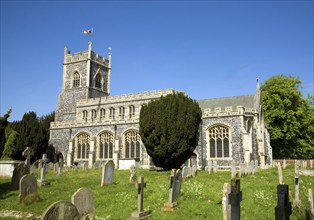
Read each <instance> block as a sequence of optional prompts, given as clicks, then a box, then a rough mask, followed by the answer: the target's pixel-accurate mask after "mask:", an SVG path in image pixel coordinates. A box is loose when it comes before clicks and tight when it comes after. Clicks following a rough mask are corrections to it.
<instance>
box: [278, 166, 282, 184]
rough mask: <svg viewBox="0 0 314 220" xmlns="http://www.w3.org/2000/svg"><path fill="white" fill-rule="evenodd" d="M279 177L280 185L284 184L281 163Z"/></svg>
mask: <svg viewBox="0 0 314 220" xmlns="http://www.w3.org/2000/svg"><path fill="white" fill-rule="evenodd" d="M278 177H279V184H283V175H282V169H281V166H280V163H279V164H278Z"/></svg>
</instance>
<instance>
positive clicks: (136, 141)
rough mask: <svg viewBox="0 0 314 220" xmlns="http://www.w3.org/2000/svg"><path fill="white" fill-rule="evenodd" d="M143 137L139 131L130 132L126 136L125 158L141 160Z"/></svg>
mask: <svg viewBox="0 0 314 220" xmlns="http://www.w3.org/2000/svg"><path fill="white" fill-rule="evenodd" d="M140 152H141V137H140V135H139V133H138V132H137V131H134V130H132V131H128V132H127V133H125V135H124V157H125V158H140Z"/></svg>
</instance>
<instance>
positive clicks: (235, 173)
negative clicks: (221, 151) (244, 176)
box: [231, 161, 237, 179]
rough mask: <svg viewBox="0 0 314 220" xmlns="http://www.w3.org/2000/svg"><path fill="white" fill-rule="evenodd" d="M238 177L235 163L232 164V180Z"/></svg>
mask: <svg viewBox="0 0 314 220" xmlns="http://www.w3.org/2000/svg"><path fill="white" fill-rule="evenodd" d="M236 175H237V168H236V164H235V162H234V161H232V162H231V179H233V178H235V177H236Z"/></svg>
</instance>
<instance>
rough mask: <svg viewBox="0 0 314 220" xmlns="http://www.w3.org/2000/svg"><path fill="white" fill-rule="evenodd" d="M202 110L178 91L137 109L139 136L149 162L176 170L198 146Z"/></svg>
mask: <svg viewBox="0 0 314 220" xmlns="http://www.w3.org/2000/svg"><path fill="white" fill-rule="evenodd" d="M201 117H202V111H201V109H200V107H199V105H198V103H197V102H196V101H195V100H192V99H191V98H189V97H187V96H186V95H185V94H183V93H181V92H175V93H173V94H170V95H167V96H164V97H163V96H162V97H161V98H160V99H158V100H154V101H152V102H150V103H148V104H147V105H144V106H143V107H142V108H141V112H140V129H139V133H140V136H141V138H142V141H143V143H144V145H145V147H146V150H147V153H148V155H149V156H151V157H152V160H153V163H154V165H155V166H157V167H162V168H163V169H164V170H170V169H172V168H179V167H180V166H181V165H182V164H183V163H184V162H185V161H186V160H187V159H188V158H190V157H191V155H192V153H193V151H194V149H195V148H196V146H197V144H198V138H199V125H200V122H201Z"/></svg>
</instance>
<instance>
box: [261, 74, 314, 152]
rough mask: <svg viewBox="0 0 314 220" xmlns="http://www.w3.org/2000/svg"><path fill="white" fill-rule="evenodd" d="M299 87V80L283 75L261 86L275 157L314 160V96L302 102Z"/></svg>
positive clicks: (272, 78)
mask: <svg viewBox="0 0 314 220" xmlns="http://www.w3.org/2000/svg"><path fill="white" fill-rule="evenodd" d="M300 88H301V81H300V80H299V79H298V78H295V77H292V76H284V75H278V76H273V77H271V78H270V79H268V80H267V81H265V82H264V84H263V85H262V87H261V89H262V97H263V110H264V113H265V120H266V123H267V125H268V131H269V133H270V138H271V145H272V147H273V157H274V158H313V157H314V141H313V140H314V139H313V138H314V108H313V97H310V96H309V99H308V100H307V99H303V98H302V93H301V92H300V91H299V89H300ZM310 100H312V101H310Z"/></svg>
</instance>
